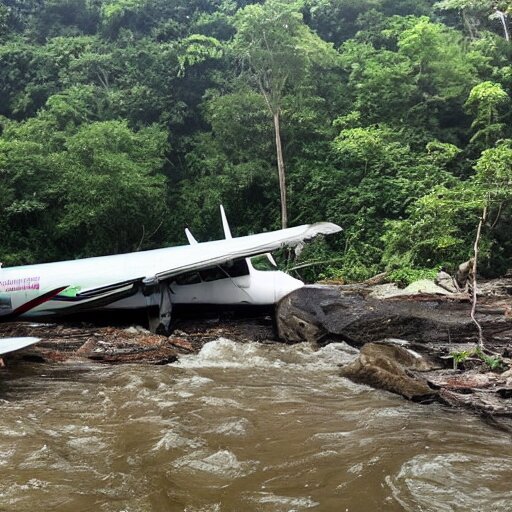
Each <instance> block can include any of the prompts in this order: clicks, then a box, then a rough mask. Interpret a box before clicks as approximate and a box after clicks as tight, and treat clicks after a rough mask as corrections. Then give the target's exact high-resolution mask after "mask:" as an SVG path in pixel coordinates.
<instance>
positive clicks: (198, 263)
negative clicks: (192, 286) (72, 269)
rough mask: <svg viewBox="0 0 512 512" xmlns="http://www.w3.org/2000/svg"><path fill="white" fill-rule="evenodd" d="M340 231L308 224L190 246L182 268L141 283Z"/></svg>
mask: <svg viewBox="0 0 512 512" xmlns="http://www.w3.org/2000/svg"><path fill="white" fill-rule="evenodd" d="M339 231H341V228H340V227H339V226H337V225H336V224H332V223H330V222H319V223H317V224H307V225H304V226H298V227H295V228H288V229H281V230H279V231H271V232H269V233H259V234H257V235H248V236H243V237H239V238H231V239H226V240H218V241H215V242H206V243H202V244H195V245H191V246H189V248H188V249H189V254H190V259H189V261H188V262H183V263H182V264H181V265H179V266H176V267H173V268H169V269H168V270H164V271H161V272H158V273H156V274H155V275H154V276H146V278H145V280H144V282H150V281H153V282H154V281H157V282H160V281H165V280H166V279H169V278H170V277H173V276H176V275H179V274H182V273H184V272H190V271H192V270H200V269H202V268H208V267H213V266H216V265H221V264H223V263H226V262H228V261H231V260H236V259H241V258H248V257H251V256H257V255H260V254H265V253H268V252H271V251H275V250H276V249H281V248H283V247H294V246H296V245H298V244H299V243H301V242H303V241H306V240H310V239H312V238H315V237H316V236H318V235H330V234H333V233H338V232H339Z"/></svg>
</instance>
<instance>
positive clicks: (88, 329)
mask: <svg viewBox="0 0 512 512" xmlns="http://www.w3.org/2000/svg"><path fill="white" fill-rule="evenodd" d="M178 327H179V328H178V329H175V330H174V332H173V333H172V335H171V336H169V337H167V336H160V335H157V334H152V333H151V332H150V331H148V330H147V329H145V328H143V327H141V326H129V327H97V326H94V325H91V324H84V323H82V324H63V325H58V324H48V323H41V324H39V323H27V322H12V323H4V324H0V337H12V336H37V337H39V338H41V342H39V343H38V344H37V345H35V346H33V347H30V348H29V349H26V350H23V351H20V352H18V353H14V354H12V355H11V356H10V357H9V359H10V360H12V359H23V360H31V361H42V362H66V361H77V360H80V359H84V360H91V361H95V362H98V363H108V364H121V363H147V364H167V363H170V362H173V361H175V360H176V359H177V358H178V357H179V355H180V354H190V353H197V352H199V351H200V350H201V348H202V347H203V345H204V344H205V343H207V342H209V341H212V340H214V339H217V338H219V337H221V336H224V337H229V338H231V339H233V340H236V341H239V342H246V341H249V340H252V341H254V340H256V341H267V340H268V341H275V336H274V334H273V330H272V323H271V321H270V319H268V318H259V319H258V318H256V319H254V318H253V319H237V320H234V319H231V320H226V319H222V320H221V319H220V318H216V319H213V320H212V319H202V320H182V321H180V323H179V326H178Z"/></svg>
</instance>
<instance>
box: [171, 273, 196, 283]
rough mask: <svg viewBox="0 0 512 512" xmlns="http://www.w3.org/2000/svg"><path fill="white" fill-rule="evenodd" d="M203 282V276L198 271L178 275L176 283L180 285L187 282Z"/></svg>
mask: <svg viewBox="0 0 512 512" xmlns="http://www.w3.org/2000/svg"><path fill="white" fill-rule="evenodd" d="M200 282H201V277H200V276H199V273H198V272H187V273H186V274H181V275H180V276H176V284H179V285H180V286H185V285H187V284H198V283H200Z"/></svg>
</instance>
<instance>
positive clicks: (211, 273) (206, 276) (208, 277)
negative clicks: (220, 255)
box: [199, 267, 229, 283]
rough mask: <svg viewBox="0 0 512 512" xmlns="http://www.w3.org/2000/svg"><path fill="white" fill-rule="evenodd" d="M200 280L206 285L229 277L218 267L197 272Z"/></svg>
mask: <svg viewBox="0 0 512 512" xmlns="http://www.w3.org/2000/svg"><path fill="white" fill-rule="evenodd" d="M199 274H200V275H201V279H202V280H203V281H205V282H206V283H208V282H210V281H218V280H219V279H227V278H228V277H229V276H228V275H227V274H226V272H225V271H224V270H222V269H221V268H220V267H214V268H208V269H206V270H201V271H200V272H199Z"/></svg>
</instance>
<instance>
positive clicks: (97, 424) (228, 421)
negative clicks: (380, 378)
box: [0, 339, 512, 512]
mask: <svg viewBox="0 0 512 512" xmlns="http://www.w3.org/2000/svg"><path fill="white" fill-rule="evenodd" d="M352 357H353V356H352V352H351V349H349V348H348V347H347V346H345V345H343V344H332V345H329V346H327V347H324V348H322V349H320V350H314V349H313V348H312V347H310V346H309V345H305V344H303V345H296V346H281V345H262V344H256V343H254V344H240V343H235V342H232V341H230V340H227V339H219V340H217V341H213V342H210V343H208V344H207V345H205V347H204V348H203V350H202V351H201V352H200V353H199V354H198V355H191V356H187V357H184V358H182V359H181V361H180V362H179V363H175V364H172V365H168V366H144V365H138V366H131V365H130V366H115V367H108V366H102V365H94V364H78V363H76V364H72V365H70V364H67V365H64V364H60V365H46V364H32V363H26V362H24V363H22V362H20V363H17V364H13V365H10V366H9V368H8V369H7V370H2V372H0V510H1V511H9V512H10V511H16V512H25V511H26V512H29V511H30V512H34V511H59V512H60V511H62V512H64V511H69V512H80V511H84V512H85V511H91V512H92V511H102V512H103V511H105V512H110V511H112V512H121V511H125V512H147V511H155V512H157V511H158V512H160V511H161V512H164V511H165V512H169V511H187V512H209V511H212V512H224V511H243V512H245V511H262V512H266V511H269V512H270V511H272V512H281V511H283V512H284V511H306V510H315V511H325V512H330V511H332V512H344V511H351V512H352V511H354V512H367V511H390V512H391V511H432V512H444V511H446V512H448V511H484V512H486V511H489V512H498V511H507V512H508V511H511V510H512V443H511V441H512V440H511V438H510V435H509V434H506V433H503V432H500V431H499V430H496V429H494V428H492V427H490V426H488V425H487V424H486V423H484V422H483V421H482V420H480V419H479V418H477V417H475V416H471V415H470V414H468V413H466V412H463V411H457V410H450V409H446V408H444V407H443V406H441V405H429V406H421V405H417V404H413V403H409V402H406V401H405V400H403V399H401V398H400V397H398V396H394V395H391V394H389V393H386V392H382V391H376V390H373V389H370V388H367V387H364V386H359V385H355V384H352V383H351V382H349V381H347V380H345V379H343V378H340V377H338V376H337V367H338V365H339V364H341V363H344V362H347V361H348V360H350V359H351V358H352Z"/></svg>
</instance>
